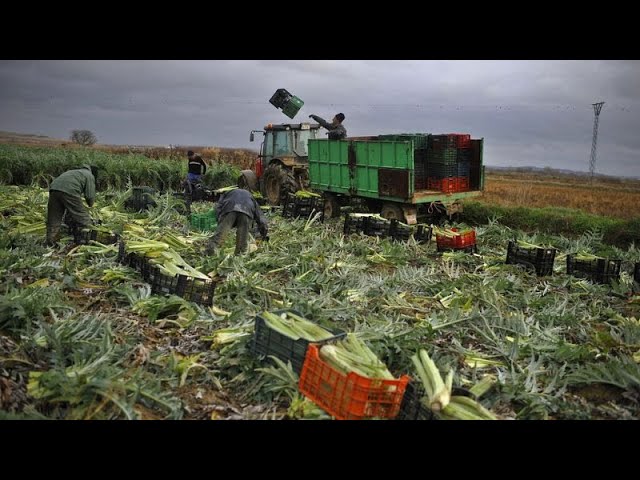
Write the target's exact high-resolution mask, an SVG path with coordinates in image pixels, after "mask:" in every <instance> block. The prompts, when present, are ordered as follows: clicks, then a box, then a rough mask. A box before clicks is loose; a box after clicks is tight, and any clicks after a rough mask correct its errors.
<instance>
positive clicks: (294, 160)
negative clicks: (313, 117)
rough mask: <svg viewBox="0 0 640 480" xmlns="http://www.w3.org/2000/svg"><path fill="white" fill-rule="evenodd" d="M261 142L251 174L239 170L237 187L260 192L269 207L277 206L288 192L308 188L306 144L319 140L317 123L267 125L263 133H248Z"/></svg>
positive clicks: (255, 131)
mask: <svg viewBox="0 0 640 480" xmlns="http://www.w3.org/2000/svg"><path fill="white" fill-rule="evenodd" d="M255 133H262V134H263V135H264V139H263V141H262V144H261V146H260V153H259V154H258V158H257V160H256V165H255V171H253V170H243V171H242V172H241V175H240V178H239V185H240V186H247V187H248V188H250V189H251V190H253V191H255V190H260V192H261V193H262V195H263V196H264V197H265V198H266V199H267V201H268V202H269V203H270V204H271V205H280V204H281V203H282V201H283V199H284V198H286V195H287V193H288V192H290V193H295V192H296V191H298V190H302V189H305V188H308V186H309V161H308V158H309V157H308V155H309V154H308V151H307V142H308V141H309V139H316V138H321V134H320V125H318V124H317V123H283V124H279V125H274V124H271V123H270V124H268V125H267V126H266V127H265V128H264V130H252V131H251V133H250V135H249V141H251V142H253V141H254V139H255Z"/></svg>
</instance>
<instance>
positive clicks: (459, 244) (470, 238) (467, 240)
mask: <svg viewBox="0 0 640 480" xmlns="http://www.w3.org/2000/svg"><path fill="white" fill-rule="evenodd" d="M451 230H453V231H454V232H457V231H458V229H457V228H452V229H451ZM436 244H437V246H438V248H454V249H459V248H467V247H472V246H473V245H475V244H476V231H475V230H469V231H468V232H465V233H462V234H460V235H456V236H455V237H452V238H449V237H445V236H444V235H441V234H439V233H437V232H436Z"/></svg>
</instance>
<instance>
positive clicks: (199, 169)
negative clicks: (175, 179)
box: [183, 150, 207, 214]
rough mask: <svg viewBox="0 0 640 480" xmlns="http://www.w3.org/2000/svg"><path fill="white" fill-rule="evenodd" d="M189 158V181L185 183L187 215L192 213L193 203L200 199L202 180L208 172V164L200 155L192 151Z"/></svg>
mask: <svg viewBox="0 0 640 480" xmlns="http://www.w3.org/2000/svg"><path fill="white" fill-rule="evenodd" d="M187 158H188V159H189V163H188V164H187V167H188V173H187V179H186V180H185V181H184V182H183V187H184V203H185V206H186V207H187V214H190V213H191V202H193V200H194V199H195V200H198V199H199V194H201V193H202V192H201V188H200V187H198V185H200V180H201V179H202V176H203V175H204V174H205V173H206V172H207V164H206V163H204V160H202V157H201V156H200V155H196V154H195V153H193V152H192V151H191V150H189V151H188V152H187Z"/></svg>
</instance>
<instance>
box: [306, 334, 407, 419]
mask: <svg viewBox="0 0 640 480" xmlns="http://www.w3.org/2000/svg"><path fill="white" fill-rule="evenodd" d="M409 380H410V378H409V376H408V375H403V376H402V377H401V378H399V379H398V380H382V379H378V378H367V377H363V376H361V375H358V374H357V373H354V372H351V373H348V374H346V375H345V374H343V373H341V372H339V371H337V370H335V369H334V368H332V367H331V366H329V365H328V364H327V363H325V362H324V361H323V360H322V359H321V358H320V352H319V349H318V346H317V345H314V344H310V345H309V347H308V348H307V355H306V358H305V360H304V364H303V365H302V373H301V374H300V382H299V384H298V386H299V388H300V391H301V392H302V393H303V394H304V395H306V396H307V397H308V398H309V399H310V400H312V401H313V402H315V403H316V404H317V405H318V406H319V407H320V408H322V409H323V410H325V411H326V412H327V413H329V414H330V415H333V416H334V417H335V418H337V419H338V420H364V419H367V418H395V417H396V416H397V415H398V412H399V411H400V405H401V404H402V398H403V396H404V391H405V389H406V388H407V383H409Z"/></svg>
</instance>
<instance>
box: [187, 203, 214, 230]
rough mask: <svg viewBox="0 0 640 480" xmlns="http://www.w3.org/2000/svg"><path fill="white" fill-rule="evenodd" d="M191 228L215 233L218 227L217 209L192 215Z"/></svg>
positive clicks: (190, 219) (190, 218)
mask: <svg viewBox="0 0 640 480" xmlns="http://www.w3.org/2000/svg"><path fill="white" fill-rule="evenodd" d="M189 223H190V225H191V228H192V229H194V230H199V231H201V232H206V231H213V230H215V229H216V227H217V226H218V217H217V215H216V211H215V209H213V208H212V209H211V210H209V211H208V212H205V213H192V214H191V215H190V216H189Z"/></svg>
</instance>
